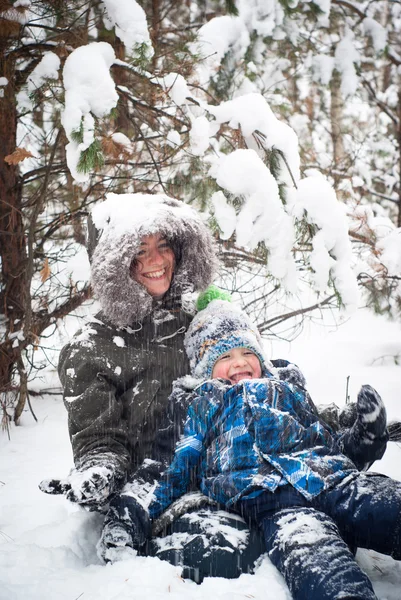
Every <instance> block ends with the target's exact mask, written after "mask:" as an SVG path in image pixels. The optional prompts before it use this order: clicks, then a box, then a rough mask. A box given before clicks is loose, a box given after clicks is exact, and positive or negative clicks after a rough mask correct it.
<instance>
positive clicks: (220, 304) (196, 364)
mask: <svg viewBox="0 0 401 600" xmlns="http://www.w3.org/2000/svg"><path fill="white" fill-rule="evenodd" d="M184 345H185V350H186V352H187V355H188V358H189V363H190V367H191V374H192V375H193V376H194V377H196V378H199V379H210V378H211V377H212V372H213V367H214V365H215V363H216V361H217V359H218V358H219V356H221V355H222V354H224V353H225V352H228V351H229V350H232V349H233V348H249V350H251V351H252V352H253V353H254V354H255V355H256V356H257V357H258V359H259V360H260V364H261V366H262V372H263V371H266V370H267V371H270V370H271V368H272V365H271V363H270V361H269V360H268V359H267V358H266V355H265V353H264V350H263V346H262V340H261V337H260V334H259V332H258V330H257V328H256V326H255V325H254V324H253V323H252V321H251V320H250V318H249V317H248V315H247V314H245V313H244V311H242V310H241V309H240V308H237V307H236V306H234V305H233V304H231V303H230V302H227V301H226V300H212V301H211V302H210V304H208V305H207V307H206V308H205V309H204V310H201V311H199V312H198V313H197V314H196V315H195V317H194V319H193V320H192V323H191V324H190V326H189V327H188V331H187V333H186V335H185V340H184Z"/></svg>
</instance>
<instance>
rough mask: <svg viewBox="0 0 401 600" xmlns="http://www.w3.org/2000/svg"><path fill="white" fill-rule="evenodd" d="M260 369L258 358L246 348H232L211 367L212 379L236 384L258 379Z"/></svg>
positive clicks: (260, 372)
mask: <svg viewBox="0 0 401 600" xmlns="http://www.w3.org/2000/svg"><path fill="white" fill-rule="evenodd" d="M261 376H262V368H261V366H260V361H259V359H258V357H257V356H256V355H255V354H254V353H253V352H252V350H248V348H233V349H232V350H229V351H228V352H226V353H225V354H222V355H221V356H219V358H218V359H217V361H216V362H215V365H214V367H213V372H212V377H213V378H217V377H220V378H222V379H229V380H230V381H231V383H233V384H234V383H238V381H241V380H242V379H258V377H261Z"/></svg>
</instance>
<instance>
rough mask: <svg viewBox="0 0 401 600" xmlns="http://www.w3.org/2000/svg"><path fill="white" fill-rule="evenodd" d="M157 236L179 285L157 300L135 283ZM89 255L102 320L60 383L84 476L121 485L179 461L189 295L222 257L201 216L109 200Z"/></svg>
mask: <svg viewBox="0 0 401 600" xmlns="http://www.w3.org/2000/svg"><path fill="white" fill-rule="evenodd" d="M157 232H160V233H161V234H162V235H163V236H165V237H167V238H168V239H169V240H170V241H171V243H172V246H173V249H174V252H175V254H176V268H175V272H174V276H173V281H172V284H171V286H170V289H169V290H168V292H167V293H166V294H165V296H164V297H163V298H162V299H159V300H155V299H154V298H152V297H151V296H150V295H149V294H148V292H147V291H146V289H145V288H144V287H143V286H141V285H140V284H138V283H137V282H136V281H134V280H133V279H132V278H131V277H130V275H129V270H130V265H131V261H132V259H133V258H134V257H135V255H136V253H137V250H138V248H139V244H140V241H141V238H142V237H143V236H144V235H150V234H153V233H157ZM88 251H89V254H90V257H91V272H92V286H93V289H94V293H95V297H96V299H97V300H98V301H99V303H100V305H101V309H102V310H101V312H100V313H99V314H98V315H96V317H95V318H93V319H92V320H91V321H90V322H89V323H87V324H86V325H85V326H84V327H83V328H82V330H80V331H79V332H77V334H76V335H75V336H74V337H73V339H72V340H71V341H70V342H69V343H68V344H67V345H66V346H65V347H64V348H63V350H62V351H61V354H60V360H59V375H60V379H61V382H62V384H63V388H64V404H65V406H66V409H67V411H68V427H69V433H70V439H71V444H72V449H73V455H74V462H75V465H76V467H78V468H86V467H90V466H93V465H94V464H99V463H100V464H106V465H107V466H111V467H112V468H113V469H114V473H115V476H116V477H117V479H120V480H121V482H123V481H124V480H125V479H126V477H127V475H129V474H130V473H132V472H133V471H135V470H136V469H137V467H138V466H139V465H141V464H142V462H143V460H144V459H145V458H148V459H153V460H155V461H162V462H163V461H164V462H166V461H169V460H170V459H171V456H172V453H173V450H174V446H175V442H176V440H177V435H178V432H177V431H176V427H175V426H174V420H173V419H172V418H171V415H169V414H168V410H167V407H168V397H169V394H170V391H171V384H172V381H173V380H174V379H176V378H177V377H181V376H182V375H184V374H185V373H187V372H188V362H187V358H186V356H185V352H184V347H183V339H184V333H185V331H186V329H187V327H188V325H189V323H190V321H191V319H192V315H191V313H190V310H189V309H188V308H186V305H185V306H184V301H185V297H186V296H185V294H186V292H192V291H195V290H200V289H204V288H206V287H207V286H208V285H209V283H210V282H211V280H212V278H213V275H214V272H215V268H216V258H215V250H214V247H213V242H212V238H211V235H210V233H209V231H208V229H207V227H206V226H205V225H204V224H203V222H202V221H201V219H200V217H199V215H198V214H197V213H196V212H195V211H194V210H192V209H191V208H190V207H189V206H187V205H185V204H183V203H182V202H179V201H178V200H174V199H172V198H168V197H167V196H162V195H144V194H122V195H117V194H109V195H108V197H107V200H106V201H105V202H103V203H101V204H100V205H98V206H97V207H95V209H94V210H93V212H92V218H91V222H90V227H89V240H88ZM166 457H168V458H166Z"/></svg>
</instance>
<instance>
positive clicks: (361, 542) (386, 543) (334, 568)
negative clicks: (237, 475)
mask: <svg viewBox="0 0 401 600" xmlns="http://www.w3.org/2000/svg"><path fill="white" fill-rule="evenodd" d="M238 509H239V510H241V512H242V514H243V515H244V517H245V518H246V519H251V520H254V521H256V522H257V523H258V524H259V526H260V527H261V529H262V531H263V533H264V536H265V542H266V547H267V550H268V554H269V557H270V559H271V561H272V562H273V564H274V565H275V566H276V567H277V569H278V570H279V571H280V572H281V573H282V575H283V576H284V578H285V580H286V583H287V585H288V587H289V589H290V591H291V593H292V596H293V598H294V600H340V599H341V600H377V599H376V595H375V594H374V592H373V588H372V584H371V583H370V581H369V579H368V577H367V576H366V575H365V574H364V573H363V572H362V570H361V569H360V567H359V566H358V564H357V563H356V561H355V559H354V555H353V553H352V551H351V549H350V546H351V547H361V548H370V549H372V550H376V551H377V552H381V553H382V554H387V555H390V556H392V557H393V558H395V559H396V560H401V482H398V481H394V480H393V479H390V478H388V477H385V476H384V475H379V474H375V473H359V474H358V475H357V476H356V477H354V478H352V479H350V478H347V479H346V480H344V481H342V482H341V483H340V484H339V485H337V486H335V487H334V488H333V489H331V490H328V491H326V492H324V493H322V494H320V495H319V496H318V497H317V498H315V499H314V500H313V501H311V502H310V501H307V500H306V499H305V498H304V497H303V496H302V495H301V494H300V493H298V492H296V491H295V489H294V488H292V487H290V486H289V485H288V486H284V487H282V488H278V490H276V492H275V493H270V492H265V493H263V494H261V495H260V496H258V497H257V498H254V499H249V500H243V501H242V502H241V503H240V504H239V505H238Z"/></svg>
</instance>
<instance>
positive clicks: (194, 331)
mask: <svg viewBox="0 0 401 600" xmlns="http://www.w3.org/2000/svg"><path fill="white" fill-rule="evenodd" d="M185 346H186V351H187V354H188V357H189V359H190V364H191V372H192V376H193V378H195V379H193V378H192V380H189V383H191V381H192V383H193V387H194V391H193V392H192V394H191V398H192V401H191V404H190V406H189V408H188V416H187V421H186V424H185V431H184V435H183V437H182V439H181V440H180V442H179V443H178V444H177V448H176V453H175V457H174V460H173V462H172V464H171V466H170V467H169V468H168V469H167V471H166V472H165V474H164V475H163V477H162V479H161V481H160V483H159V485H158V486H157V488H156V489H155V492H154V501H153V502H152V504H151V505H150V507H149V515H150V517H151V518H152V519H155V518H156V517H158V515H160V514H161V513H162V512H163V511H164V510H165V509H166V508H167V506H168V505H169V504H170V503H171V502H172V501H173V500H175V499H177V498H178V497H179V496H181V495H182V494H184V493H185V492H186V491H187V489H188V487H189V485H190V483H191V481H192V480H193V478H194V477H196V478H197V481H199V482H200V483H199V486H200V489H201V491H202V492H203V493H204V494H205V495H207V496H209V497H211V498H212V499H213V500H215V501H216V502H218V503H219V504H221V505H223V506H224V507H225V508H226V509H228V510H231V511H234V512H237V513H240V514H241V515H242V516H244V517H245V518H246V519H248V520H252V521H254V522H256V523H257V524H258V525H259V526H260V528H261V529H262V531H263V533H264V536H265V542H266V549H267V551H268V554H269V557H270V559H271V560H272V562H273V564H274V565H275V566H276V567H277V568H278V569H279V571H280V572H281V573H282V575H283V576H284V578H285V580H286V582H287V585H288V587H289V588H290V591H291V593H292V595H293V598H294V599H295V600H337V599H338V600H339V599H340V598H341V599H342V600H345V599H347V600H351V599H352V600H355V599H360V600H372V599H374V598H376V596H375V594H374V592H373V588H372V585H371V583H370V581H369V579H368V578H367V576H366V575H365V574H364V573H363V572H362V571H361V569H360V568H359V566H358V564H357V563H356V561H355V560H354V556H353V554H352V552H351V551H350V549H349V546H348V545H351V546H354V547H356V546H360V547H365V548H372V549H374V550H376V551H378V552H382V553H384V554H390V555H392V556H393V557H394V558H396V559H401V532H400V530H401V483H400V482H398V481H394V480H392V479H390V478H388V477H385V476H384V475H379V474H374V473H369V474H367V473H360V472H359V471H358V470H357V468H356V466H355V464H354V462H353V461H352V460H351V457H352V455H353V452H354V449H353V447H352V444H353V443H354V442H355V439H356V437H355V435H351V436H350V435H345V436H341V435H337V434H335V433H333V432H332V430H331V429H330V428H329V427H328V426H327V424H326V423H324V422H322V421H320V420H319V417H318V415H317V412H316V409H315V407H314V405H313V403H312V401H311V399H310V397H309V395H308V393H307V392H306V390H305V389H304V387H303V386H302V382H299V383H301V385H297V384H294V383H289V382H287V381H283V380H281V379H280V378H279V375H280V373H278V372H277V370H276V369H275V368H274V367H273V366H272V364H271V363H270V362H269V361H268V360H267V359H266V357H265V355H264V352H263V349H262V345H261V340H260V338H259V335H258V332H257V330H256V328H255V327H254V326H253V325H252V323H251V322H250V320H249V319H248V317H247V316H246V315H245V314H244V313H242V312H241V311H239V310H237V309H235V307H233V306H232V305H230V304H229V303H228V302H225V301H219V300H215V301H213V302H211V303H210V304H209V306H208V307H207V308H206V309H205V310H203V311H201V312H199V313H198V315H197V316H196V317H195V318H194V320H193V321H192V323H191V325H190V327H189V329H188V332H187V334H186V341H185ZM185 384H188V379H187V380H185V378H184V379H183V380H179V381H178V382H177V385H176V388H175V392H173V394H174V393H175V394H176V395H177V390H180V389H181V391H180V394H181V392H182V386H183V385H185ZM357 407H358V417H357V421H356V422H355V424H354V426H353V430H354V431H353V433H354V434H355V432H357V433H358V435H359V438H360V442H361V443H362V444H364V443H365V444H369V441H372V440H373V439H374V438H375V437H377V436H378V435H379V436H380V434H381V432H382V433H383V434H384V431H385V428H386V425H385V423H386V414H385V409H384V406H383V405H382V402H381V399H380V397H379V396H378V395H377V393H376V392H375V391H374V390H373V388H371V387H370V386H363V388H362V390H361V392H360V394H359V396H358V405H357ZM140 527H141V524H140V523H139V522H138V530H139V529H140Z"/></svg>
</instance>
